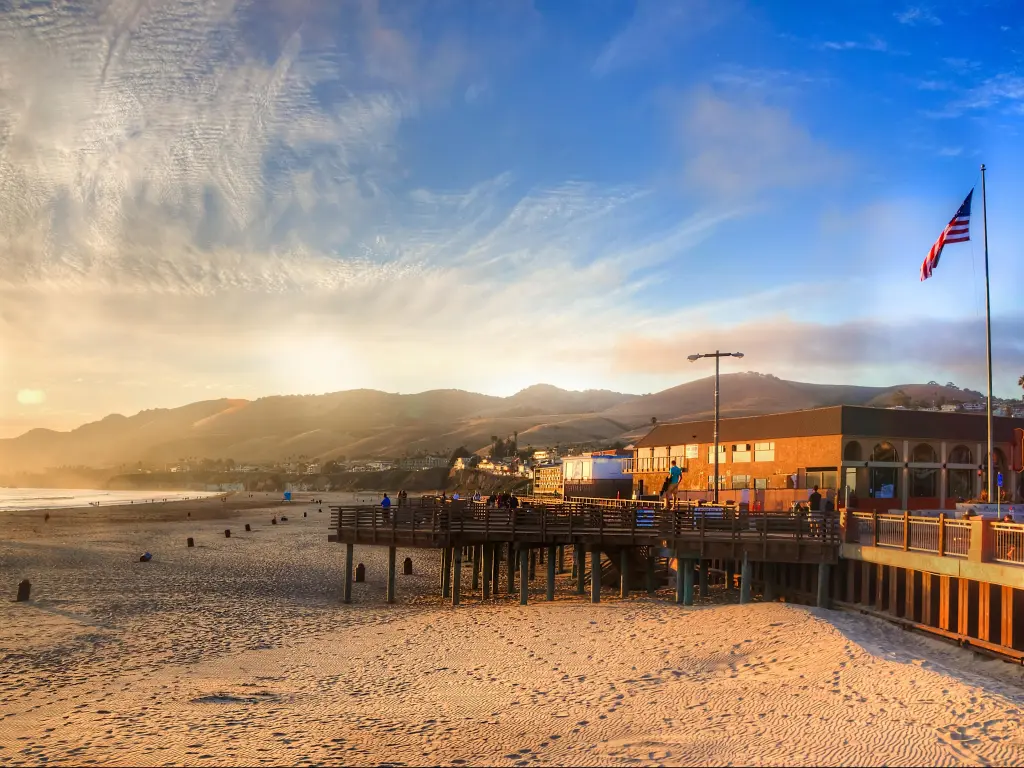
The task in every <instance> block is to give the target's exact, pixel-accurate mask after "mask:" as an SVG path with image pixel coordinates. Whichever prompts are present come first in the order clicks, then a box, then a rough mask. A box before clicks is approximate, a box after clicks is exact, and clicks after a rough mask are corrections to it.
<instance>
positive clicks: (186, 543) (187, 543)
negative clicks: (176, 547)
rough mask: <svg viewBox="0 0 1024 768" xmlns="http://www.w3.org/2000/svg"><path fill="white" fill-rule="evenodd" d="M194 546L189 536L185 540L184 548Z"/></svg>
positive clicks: (193, 540)
mask: <svg viewBox="0 0 1024 768" xmlns="http://www.w3.org/2000/svg"><path fill="white" fill-rule="evenodd" d="M195 545H196V542H195V539H193V538H192V537H191V536H189V537H188V538H187V539H185V546H186V547H194V546H195Z"/></svg>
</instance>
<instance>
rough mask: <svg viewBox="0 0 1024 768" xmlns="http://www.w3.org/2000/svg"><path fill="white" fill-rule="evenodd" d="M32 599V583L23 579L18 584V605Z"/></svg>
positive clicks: (16, 600) (16, 599)
mask: <svg viewBox="0 0 1024 768" xmlns="http://www.w3.org/2000/svg"><path fill="white" fill-rule="evenodd" d="M31 597H32V582H31V581H29V580H28V579H22V580H21V581H20V582H18V596H17V597H16V598H15V600H14V602H16V603H26V602H28V601H29V599H30V598H31Z"/></svg>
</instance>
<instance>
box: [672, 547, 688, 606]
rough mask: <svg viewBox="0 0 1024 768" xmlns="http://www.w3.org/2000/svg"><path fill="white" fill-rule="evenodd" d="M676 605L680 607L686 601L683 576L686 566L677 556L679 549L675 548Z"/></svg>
mask: <svg viewBox="0 0 1024 768" xmlns="http://www.w3.org/2000/svg"><path fill="white" fill-rule="evenodd" d="M675 555H676V605H682V604H683V601H684V600H685V599H686V584H685V583H684V579H685V578H686V577H685V576H684V575H683V571H685V570H686V566H684V565H683V559H682V558H681V557H680V556H679V548H678V547H676V552H675Z"/></svg>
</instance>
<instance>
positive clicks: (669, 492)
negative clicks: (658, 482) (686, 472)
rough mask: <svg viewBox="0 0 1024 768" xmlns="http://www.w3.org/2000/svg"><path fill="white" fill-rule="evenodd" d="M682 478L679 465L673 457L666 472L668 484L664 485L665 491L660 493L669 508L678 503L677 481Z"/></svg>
mask: <svg viewBox="0 0 1024 768" xmlns="http://www.w3.org/2000/svg"><path fill="white" fill-rule="evenodd" d="M682 479H683V470H682V469H680V468H679V465H678V464H676V462H675V459H673V460H672V468H671V469H670V470H669V473H668V485H666V486H665V492H664V493H663V494H662V496H663V497H664V499H665V504H666V506H667V507H668V508H669V509H674V508H675V507H676V506H677V505H678V504H679V483H680V482H681V481H682Z"/></svg>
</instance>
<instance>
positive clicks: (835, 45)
mask: <svg viewBox="0 0 1024 768" xmlns="http://www.w3.org/2000/svg"><path fill="white" fill-rule="evenodd" d="M818 47H819V48H820V49H822V50H826V51H874V52H876V53H886V52H889V44H888V43H887V42H885V40H883V39H882V38H880V37H870V38H868V39H867V40H827V41H825V42H823V43H821V44H819V46H818Z"/></svg>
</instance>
